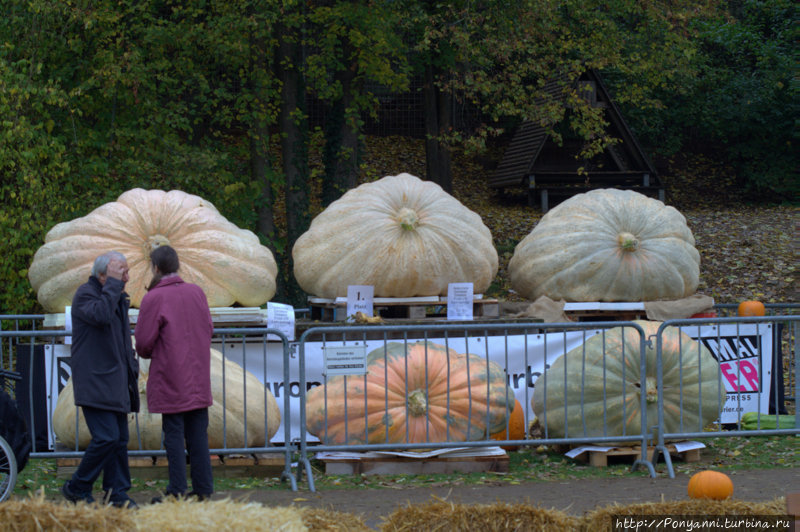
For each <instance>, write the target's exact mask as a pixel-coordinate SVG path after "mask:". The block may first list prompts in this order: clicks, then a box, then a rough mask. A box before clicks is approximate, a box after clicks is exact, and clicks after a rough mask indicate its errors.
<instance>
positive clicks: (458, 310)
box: [447, 283, 474, 320]
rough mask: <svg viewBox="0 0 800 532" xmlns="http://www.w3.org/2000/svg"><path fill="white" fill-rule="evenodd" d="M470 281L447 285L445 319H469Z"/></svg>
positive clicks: (470, 309) (471, 294) (470, 314)
mask: <svg viewBox="0 0 800 532" xmlns="http://www.w3.org/2000/svg"><path fill="white" fill-rule="evenodd" d="M472 291H473V287H472V283H450V284H449V285H447V319H448V320H471V319H472V303H473V299H474V298H473V292H472Z"/></svg>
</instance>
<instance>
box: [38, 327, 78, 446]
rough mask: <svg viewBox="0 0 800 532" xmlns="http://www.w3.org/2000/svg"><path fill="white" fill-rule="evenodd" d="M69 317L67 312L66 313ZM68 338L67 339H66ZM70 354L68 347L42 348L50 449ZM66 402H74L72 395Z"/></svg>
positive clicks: (68, 371) (70, 373)
mask: <svg viewBox="0 0 800 532" xmlns="http://www.w3.org/2000/svg"><path fill="white" fill-rule="evenodd" d="M67 315H69V311H67ZM67 338H69V337H67ZM71 356H72V352H71V350H70V346H69V345H62V344H47V345H45V346H44V379H45V389H46V390H47V422H48V423H49V424H50V425H49V426H48V427H47V440H48V446H49V448H50V449H53V448H54V447H55V435H54V434H53V427H52V422H51V421H50V420H52V419H53V412H55V411H56V405H57V404H58V394H59V393H61V390H62V389H63V388H64V386H66V385H67V381H68V380H69V378H70V376H71V375H72V367H71V366H70V357H71ZM65 400H67V401H74V398H73V397H72V395H70V396H69V397H66V398H65Z"/></svg>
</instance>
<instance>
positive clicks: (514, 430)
mask: <svg viewBox="0 0 800 532" xmlns="http://www.w3.org/2000/svg"><path fill="white" fill-rule="evenodd" d="M507 428H508V431H506V427H503V429H502V430H501V431H500V432H495V433H494V434H492V435H491V438H492V439H493V440H497V441H503V440H524V439H525V411H524V410H523V409H522V403H520V402H519V399H515V400H514V410H512V411H511V417H510V418H509V420H508V427H507ZM502 447H503V449H505V450H506V451H516V450H517V449H518V448H519V446H517V445H503V446H502Z"/></svg>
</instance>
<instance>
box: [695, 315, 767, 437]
mask: <svg viewBox="0 0 800 532" xmlns="http://www.w3.org/2000/svg"><path fill="white" fill-rule="evenodd" d="M681 330H682V331H683V332H685V333H686V334H688V335H689V336H691V337H692V338H694V339H695V340H696V339H697V338H698V337H699V338H700V341H701V342H702V343H703V345H704V346H706V347H707V348H708V350H709V351H711V354H712V355H714V358H716V359H717V361H718V362H719V369H720V373H721V375H722V383H723V384H724V385H725V392H726V399H725V404H724V405H723V407H722V415H721V416H720V422H721V423H723V424H726V423H737V422H738V421H739V418H740V417H741V416H742V414H744V413H745V412H761V413H762V414H767V413H768V412H769V393H770V389H771V386H772V331H773V325H771V324H766V323H739V324H730V325H729V324H722V325H708V326H705V327H682V328H681Z"/></svg>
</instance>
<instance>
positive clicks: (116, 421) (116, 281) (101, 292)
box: [61, 251, 139, 508]
mask: <svg viewBox="0 0 800 532" xmlns="http://www.w3.org/2000/svg"><path fill="white" fill-rule="evenodd" d="M127 281H128V262H127V260H126V259H125V256H124V255H122V254H121V253H119V252H116V251H109V252H108V253H105V254H103V255H101V256H99V257H97V259H95V261H94V266H93V267H92V274H91V276H90V277H89V280H88V281H87V282H86V283H84V284H83V285H81V286H80V287H79V288H78V291H77V292H76V293H75V297H74V298H73V300H72V383H73V390H74V396H75V405H76V406H80V407H81V408H82V409H83V415H84V417H85V419H86V425H87V426H88V427H89V433H90V434H91V436H92V439H91V442H90V443H89V446H88V447H87V448H86V452H85V453H84V456H83V459H82V460H81V462H80V464H79V465H78V469H77V470H76V471H75V473H74V474H73V475H72V478H71V479H69V480H68V481H67V482H65V483H64V486H63V487H62V488H61V493H62V494H63V495H64V497H65V498H66V499H67V500H69V501H72V502H78V501H81V500H82V501H86V502H93V501H94V498H93V497H92V487H93V486H94V482H95V481H96V480H97V477H99V476H100V474H101V473H102V474H103V491H105V497H104V499H105V501H107V502H109V503H111V504H113V505H114V506H119V507H126V506H127V507H129V508H135V507H136V502H134V501H133V499H131V498H130V497H129V496H128V490H129V489H130V487H131V475H130V469H129V468H128V412H131V411H138V404H133V405H132V404H131V402H132V400H131V395H130V394H129V384H133V385H134V386H135V385H136V379H137V376H138V373H139V367H138V362H137V360H136V358H135V357H134V352H133V346H132V344H131V325H130V321H129V320H128V308H129V306H130V301H129V298H128V294H126V293H125V292H124V288H125V283H126V282H127ZM135 398H138V396H135ZM134 402H135V401H134Z"/></svg>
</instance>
